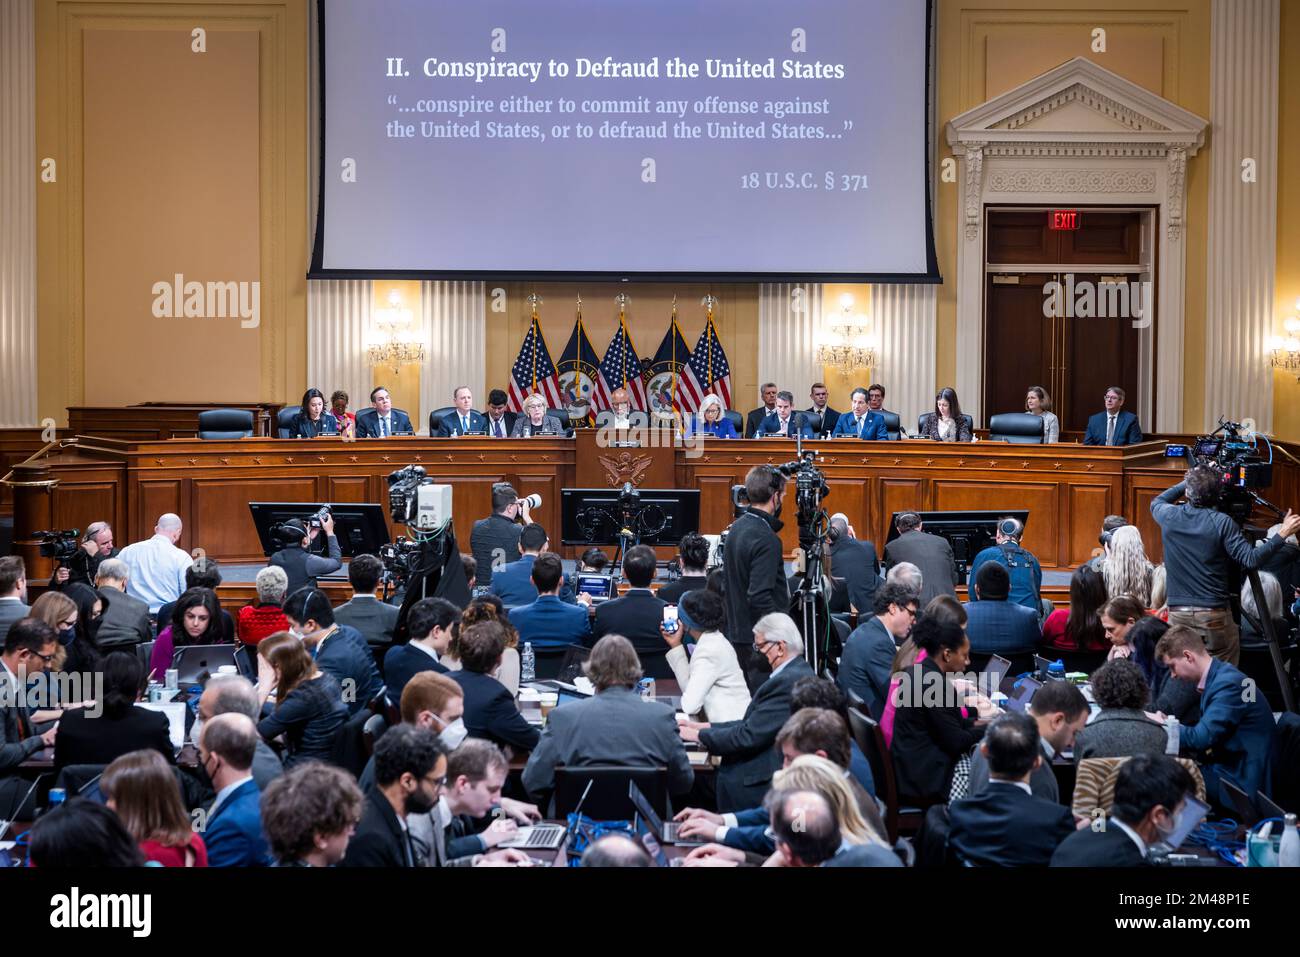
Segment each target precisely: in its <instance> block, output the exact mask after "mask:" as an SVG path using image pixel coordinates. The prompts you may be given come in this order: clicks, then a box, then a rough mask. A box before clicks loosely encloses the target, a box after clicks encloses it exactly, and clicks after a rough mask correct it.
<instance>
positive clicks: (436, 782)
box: [425, 774, 447, 788]
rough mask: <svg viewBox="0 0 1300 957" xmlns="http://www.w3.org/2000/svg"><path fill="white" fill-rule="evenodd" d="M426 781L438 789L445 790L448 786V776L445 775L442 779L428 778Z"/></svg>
mask: <svg viewBox="0 0 1300 957" xmlns="http://www.w3.org/2000/svg"><path fill="white" fill-rule="evenodd" d="M425 780H426V781H428V782H429V783H430V784H432V785H433V786H434V787H436V788H445V787H446V786H447V775H445V774H444V775H443V776H442V777H440V778H430V777H427V776H426V777H425Z"/></svg>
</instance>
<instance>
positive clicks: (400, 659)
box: [384, 598, 460, 700]
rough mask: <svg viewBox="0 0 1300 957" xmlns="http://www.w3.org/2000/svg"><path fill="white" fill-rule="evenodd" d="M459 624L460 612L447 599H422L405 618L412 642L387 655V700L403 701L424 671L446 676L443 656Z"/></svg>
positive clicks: (385, 665)
mask: <svg viewBox="0 0 1300 957" xmlns="http://www.w3.org/2000/svg"><path fill="white" fill-rule="evenodd" d="M459 620H460V609H459V608H457V607H456V606H455V605H453V604H452V603H451V602H449V601H447V599H445V598H421V599H420V600H419V601H417V602H416V603H415V604H414V605H412V606H411V610H410V611H409V612H407V615H406V631H407V634H408V635H409V636H410V639H409V640H408V641H407V643H406V644H404V645H398V646H397V647H396V648H391V649H389V651H388V654H386V655H384V681H385V682H386V683H387V684H388V696H389V697H390V698H392V699H393V700H400V699H401V697H402V689H404V688H405V687H406V685H407V682H409V681H410V680H411V679H412V678H414V677H415V676H416V675H418V674H419V673H420V672H421V671H435V672H437V673H438V674H440V675H445V674H446V673H447V668H446V666H445V665H443V663H442V660H441V659H442V655H443V654H445V653H446V651H447V648H448V646H449V645H450V644H451V626H452V625H454V624H455V623H456V622H458V621H459Z"/></svg>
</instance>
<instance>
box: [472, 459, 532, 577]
mask: <svg viewBox="0 0 1300 957" xmlns="http://www.w3.org/2000/svg"><path fill="white" fill-rule="evenodd" d="M516 517H518V518H520V519H522V524H520V523H518V522H516V521H515V518H516ZM532 521H533V520H532V518H531V517H530V516H529V514H528V499H526V498H520V497H519V493H518V492H516V491H515V489H514V486H513V485H510V484H509V483H507V482H494V483H493V485H492V514H491V515H489V516H488V517H487V518H480V519H479V520H478V521H477V522H475V523H474V528H473V529H472V530H471V531H470V535H469V548H470V551H471V552H473V554H474V562H475V569H474V574H475V577H476V578H477V579H478V583H479V584H480V585H490V584H492V576H493V575H494V574H495V573H496V571H497V569H499V568H501V567H502V566H504V565H508V564H509V563H510V562H514V561H518V560H519V554H520V551H519V536H520V534H521V533H522V532H523V530H524V526H525V525H531V524H532Z"/></svg>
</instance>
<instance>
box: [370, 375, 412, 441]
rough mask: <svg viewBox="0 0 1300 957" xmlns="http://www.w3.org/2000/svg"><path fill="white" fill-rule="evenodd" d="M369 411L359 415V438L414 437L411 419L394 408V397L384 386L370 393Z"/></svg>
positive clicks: (377, 387)
mask: <svg viewBox="0 0 1300 957" xmlns="http://www.w3.org/2000/svg"><path fill="white" fill-rule="evenodd" d="M370 405H371V407H370V408H369V409H362V410H361V411H360V412H358V413H357V438H359V439H386V438H388V437H389V436H390V435H414V434H415V430H414V429H413V428H411V417H410V416H409V415H407V414H406V413H405V412H403V411H402V410H401V409H394V408H393V399H392V396H390V395H389V394H388V390H387V389H385V388H384V387H383V386H382V385H381V386H376V387H375V389H374V390H373V391H371V393H370Z"/></svg>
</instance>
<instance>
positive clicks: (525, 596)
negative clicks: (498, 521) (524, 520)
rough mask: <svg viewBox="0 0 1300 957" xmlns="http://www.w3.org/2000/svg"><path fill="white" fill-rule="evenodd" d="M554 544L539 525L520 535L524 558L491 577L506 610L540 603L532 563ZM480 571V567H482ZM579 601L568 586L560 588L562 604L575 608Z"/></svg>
mask: <svg viewBox="0 0 1300 957" xmlns="http://www.w3.org/2000/svg"><path fill="white" fill-rule="evenodd" d="M550 548H551V540H550V537H549V536H548V535H547V534H546V529H544V528H542V526H541V525H539V524H538V523H537V522H533V523H532V524H531V525H525V526H524V528H523V531H521V532H520V533H519V550H520V551H521V552H523V554H522V555H521V556H520V557H519V559H518V560H517V561H513V562H510V563H509V564H507V565H502V566H500V567H499V568H497V570H496V571H495V572H493V573H492V585H491V588H490V589H489V590H490V591H491V592H492V594H494V595H496V596H497V597H498V598H500V599H501V603H502V604H503V605H505V606H506V607H507V608H514V607H516V606H518V605H531V604H532V603H533V602H535V601H537V586H536V585H534V584H533V562H535V561H537V556H538V555H540V554H541V553H542V552H545V551H550ZM480 567H481V566H480ZM577 600H578V598H577V596H576V595H574V593H573V589H572V588H570V587H569V583H568V582H563V583H562V584H561V585H560V601H564V602H568V603H569V604H571V605H572V604H574V603H576V602H577Z"/></svg>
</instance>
